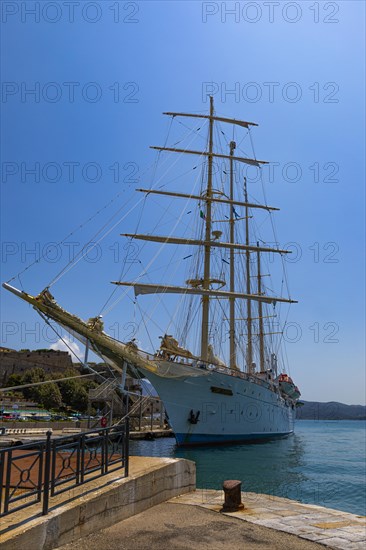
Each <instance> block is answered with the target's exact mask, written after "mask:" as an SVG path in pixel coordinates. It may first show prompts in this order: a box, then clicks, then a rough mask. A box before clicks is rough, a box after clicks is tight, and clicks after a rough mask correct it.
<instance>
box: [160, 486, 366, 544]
mask: <svg viewBox="0 0 366 550" xmlns="http://www.w3.org/2000/svg"><path fill="white" fill-rule="evenodd" d="M169 502H170V503H174V504H186V505H190V506H199V507H202V508H206V509H208V510H212V511H215V512H220V511H221V508H222V504H223V502H224V494H223V491H217V490H211V489H196V491H194V492H191V493H188V494H185V495H181V496H178V497H175V498H173V499H171V500H170V501H169ZM242 502H243V504H244V509H243V510H240V511H238V512H232V513H225V514H224V515H226V516H231V517H233V518H237V519H240V520H243V521H247V522H249V523H254V524H256V525H259V526H263V527H269V528H271V529H275V530H277V531H282V532H285V533H290V534H293V535H296V536H298V537H300V538H303V539H306V540H309V541H311V542H316V543H318V544H322V545H324V546H327V547H329V548H334V549H339V550H361V549H362V550H364V548H366V517H365V516H358V515H356V514H351V513H348V512H343V511H341V510H334V509H331V508H325V507H323V506H318V505H315V504H303V503H301V502H298V501H294V500H290V499H287V498H282V497H275V496H272V495H265V494H257V493H245V492H243V493H242Z"/></svg>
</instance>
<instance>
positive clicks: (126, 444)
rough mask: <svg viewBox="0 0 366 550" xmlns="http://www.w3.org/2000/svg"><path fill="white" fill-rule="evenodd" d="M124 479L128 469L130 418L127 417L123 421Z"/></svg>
mask: <svg viewBox="0 0 366 550" xmlns="http://www.w3.org/2000/svg"><path fill="white" fill-rule="evenodd" d="M124 453H125V477H128V467H129V458H130V418H129V417H128V416H127V418H126V421H125V445H124Z"/></svg>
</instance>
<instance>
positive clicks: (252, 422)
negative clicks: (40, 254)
mask: <svg viewBox="0 0 366 550" xmlns="http://www.w3.org/2000/svg"><path fill="white" fill-rule="evenodd" d="M164 114H167V115H169V116H171V117H173V118H176V117H178V118H180V117H191V118H193V119H194V118H198V119H205V121H206V122H207V123H208V127H209V131H208V142H207V143H208V150H207V151H195V150H189V149H178V148H175V147H174V148H173V147H153V148H154V149H157V150H159V151H168V152H173V153H181V154H188V155H189V154H190V155H199V156H200V157H201V159H204V160H205V163H206V164H205V168H207V178H206V181H205V184H204V187H203V188H202V189H201V192H200V193H198V194H193V193H192V194H189V193H182V192H178V191H174V190H169V191H168V190H165V189H159V190H157V189H138V190H137V191H139V192H142V193H145V194H146V196H147V197H148V198H149V197H150V195H155V196H159V199H162V198H163V197H164V196H167V197H171V198H174V200H175V199H177V200H178V199H179V198H184V199H186V200H188V201H193V203H196V204H198V205H199V207H200V209H201V210H200V218H201V220H202V226H201V231H200V235H198V237H196V238H184V237H182V236H180V237H175V236H171V235H169V236H161V235H155V234H138V233H125V234H123V235H124V236H125V237H127V238H128V239H136V240H143V241H149V242H151V243H163V244H164V246H167V247H168V246H169V245H173V246H174V247H180V246H189V247H191V249H192V250H194V251H195V254H197V255H198V256H199V257H200V258H201V257H203V258H202V261H197V262H196V268H195V271H193V272H192V276H191V277H190V278H189V279H187V280H186V282H185V284H178V285H174V284H173V285H170V284H166V283H164V281H163V282H160V283H156V284H155V283H151V282H144V281H141V279H138V280H136V279H135V280H134V281H132V282H128V281H124V280H123V281H122V280H119V281H114V284H116V285H119V286H124V287H133V290H134V294H135V297H137V296H140V295H158V296H159V300H161V296H162V295H163V298H164V297H165V298H167V297H168V295H170V294H178V295H180V296H181V297H182V298H183V299H185V300H190V301H191V302H190V303H192V301H195V303H196V304H197V303H198V305H199V308H197V310H199V313H198V329H196V331H195V335H194V336H195V338H196V343H197V346H196V350H194V349H192V347H190V344H189V341H188V339H187V338H186V337H185V338H184V341H183V338H182V340H180V339H179V336H178V335H177V334H175V335H172V334H167V333H166V334H164V335H163V336H162V337H161V343H160V347H159V349H158V350H157V351H156V352H152V353H147V352H145V351H142V350H141V349H139V346H138V343H137V341H136V340H132V341H130V342H125V343H123V342H120V341H118V340H116V339H115V338H112V337H111V336H109V335H107V334H106V333H105V332H104V330H103V323H102V321H101V319H100V318H99V317H95V318H91V319H89V320H88V321H87V322H84V321H83V320H81V319H80V318H78V317H77V316H75V315H72V314H70V313H68V312H67V311H66V310H64V309H63V308H61V307H60V306H59V305H58V304H57V303H56V301H55V299H54V298H53V296H52V294H51V293H50V291H49V289H48V288H46V289H45V290H44V291H42V292H41V293H40V294H39V295H38V296H36V297H33V296H31V295H30V294H27V293H26V292H24V291H20V290H18V289H16V288H14V287H13V286H11V285H9V284H8V283H4V285H3V286H4V287H5V288H6V289H7V290H9V291H11V292H13V293H14V294H16V295H17V296H19V297H20V298H22V299H24V300H25V301H27V302H29V303H30V304H32V305H33V306H34V307H35V309H36V310H37V311H38V312H39V313H41V315H43V316H45V317H46V318H50V319H53V320H54V321H56V322H57V323H59V324H60V325H61V326H63V327H64V328H65V329H66V330H67V331H69V332H71V333H72V334H74V335H77V337H78V338H79V339H80V341H82V342H83V343H85V344H87V345H88V346H89V348H91V349H92V350H93V351H95V352H96V353H97V354H98V355H99V356H101V357H102V358H103V359H104V360H105V361H107V362H108V363H109V364H110V365H111V366H113V367H114V368H115V369H116V370H117V371H120V372H124V373H125V372H126V369H128V368H131V369H132V370H133V369H135V370H134V372H136V371H138V373H139V374H140V376H142V377H144V378H147V379H148V380H149V381H150V382H151V383H152V385H153V386H154V388H155V389H156V391H157V393H158V395H159V396H160V398H161V399H162V401H163V403H164V406H165V409H166V412H167V415H168V418H169V423H170V425H171V426H172V429H173V431H174V434H175V437H176V441H177V444H178V445H200V444H219V443H239V442H246V441H253V440H262V439H269V438H276V437H284V436H286V435H288V434H290V433H292V432H293V429H294V418H295V411H296V403H297V400H298V398H299V396H300V392H299V390H298V388H297V387H295V385H294V383H293V382H292V380H291V378H290V377H289V376H288V375H286V374H284V373H283V372H282V371H283V365H280V364H278V359H277V357H278V350H277V349H271V345H270V344H271V341H270V342H269V343H268V341H267V340H268V333H267V332H266V329H265V326H264V320H265V319H267V318H268V317H271V315H268V312H270V311H271V310H270V307H272V308H274V307H275V305H276V304H277V303H289V304H290V303H292V302H293V300H291V299H290V298H284V297H277V296H272V295H269V294H268V293H267V292H266V290H267V289H266V287H265V285H264V283H263V277H264V276H265V274H263V273H262V267H261V263H262V257H263V255H264V254H267V253H270V254H271V255H279V256H283V255H285V254H287V253H289V251H288V250H281V249H278V248H276V247H270V246H265V243H263V242H262V243H261V242H260V241H257V242H254V243H253V236H252V234H251V221H250V218H251V217H252V216H251V212H256V211H259V210H261V211H264V212H265V213H266V214H271V213H272V211H274V210H278V209H277V208H274V207H270V206H268V205H266V204H259V203H257V202H253V201H252V202H249V197H248V189H247V181H246V178H244V179H243V180H244V181H243V182H242V188H241V193H242V195H241V196H240V197H239V196H238V193H237V185H236V182H235V181H234V180H235V178H234V163H244V164H247V165H251V166H254V167H256V168H260V167H261V166H262V165H263V164H266V163H265V161H260V160H256V159H255V158H246V157H242V156H236V155H235V150H236V148H237V145H236V143H235V141H234V140H232V141H230V142H229V147H228V150H227V151H226V153H227V154H221V153H218V152H216V151H215V150H214V127H215V125H216V124H217V123H223V124H230V125H233V126H234V127H240V128H244V129H246V130H248V131H249V130H250V127H251V126H257V125H256V124H254V123H252V122H246V121H241V120H236V119H229V118H225V117H221V116H217V115H216V114H215V111H214V105H213V98H212V97H211V98H210V112H209V114H186V113H176V112H169V113H164ZM253 156H254V155H253ZM215 159H218V160H219V161H220V162H221V161H223V160H224V161H225V162H226V163H227V164H228V165H229V168H230V169H229V177H228V182H227V183H228V184H227V186H226V187H227V188H225V190H224V189H223V188H221V189H217V188H216V187H214V184H213V170H214V161H215ZM205 174H206V173H205ZM237 209H240V211H241V212H242V213H243V215H239V214H238V212H237ZM220 214H221V219H220ZM217 216H218V219H217ZM239 225H240V226H241V227H242V228H243V232H242V233H240V232H239V230H238V227H239ZM152 246H153V245H152ZM220 254H221V256H220V257H219V260H221V262H222V263H220V265H221V266H223V268H222V269H221V271H220V273H218V272H217V267H215V266H214V260H215V261H216V264H215V265H216V266H217V265H218V261H217V257H218V255H220ZM187 257H188V256H187ZM225 275H228V282H227V281H226V278H225ZM254 283H255V284H254ZM221 310H222V312H223V316H222V320H221V322H220V323H221V324H220V325H219V326H220V327H221V334H223V333H225V334H227V335H228V342H226V341H225V342H224V341H221V340H220V339H219V338H217V335H216V334H214V335H212V333H211V327H212V323H213V320H212V319H213V316H214V315H215V316H216V317H217V311H221ZM267 310H268V311H267ZM214 312H215V313H214ZM240 315H241V317H240ZM273 316H274V315H272V317H273ZM216 317H215V319H216ZM215 322H217V321H216V320H215ZM189 326H190V325H189V323H188V322H187V323H186V328H187V331H186V332H188V328H189ZM222 327H226V328H225V330H223V328H222ZM243 327H244V329H243ZM197 334H198V338H197ZM187 342H188V343H187ZM222 354H225V355H226V360H225V359H222V358H221V357H219V355H222Z"/></svg>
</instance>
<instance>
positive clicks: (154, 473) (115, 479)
mask: <svg viewBox="0 0 366 550" xmlns="http://www.w3.org/2000/svg"><path fill="white" fill-rule="evenodd" d="M120 476H121V471H118V470H117V471H115V472H113V473H111V474H108V475H106V476H104V477H101V478H98V479H96V480H93V481H90V482H88V483H86V484H84V485H81V486H78V487H76V488H73V489H70V490H69V491H65V493H62V494H60V495H58V496H55V497H52V499H51V500H50V506H51V509H50V511H49V513H48V515H46V516H41V515H40V513H41V506H40V505H39V504H37V505H34V506H31V507H29V508H25V509H23V510H20V511H18V512H14V513H13V514H10V515H8V516H5V517H2V518H1V519H0V533H1V534H0V548H1V550H19V548H26V549H27V550H51V549H52V548H57V547H58V546H61V545H63V544H67V543H69V542H72V541H74V540H76V539H79V538H81V537H85V536H86V535H89V534H90V533H93V532H95V531H99V530H100V529H104V528H106V527H109V526H110V525H113V524H114V523H116V522H119V521H121V520H123V519H126V518H128V517H130V516H133V515H135V514H138V513H140V512H143V511H144V510H146V509H148V508H150V507H152V506H155V505H156V504H160V503H162V502H165V501H167V500H169V499H171V498H173V497H175V496H178V495H181V494H183V493H186V492H190V491H193V490H194V489H195V483H196V467H195V463H194V462H192V461H190V460H185V459H174V458H155V457H154V458H152V457H149V458H147V457H130V475H129V477H127V478H125V477H120ZM36 514H38V515H36ZM32 516H35V517H33V518H32ZM29 518H32V519H29Z"/></svg>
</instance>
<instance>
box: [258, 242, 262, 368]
mask: <svg viewBox="0 0 366 550" xmlns="http://www.w3.org/2000/svg"><path fill="white" fill-rule="evenodd" d="M257 246H258V247H259V243H258V242H257ZM261 279H262V275H261V254H260V251H259V250H258V251H257V281H258V287H257V294H258V296H262V280H261ZM258 317H259V364H260V371H261V372H263V371H264V331H263V306H262V302H258Z"/></svg>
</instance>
